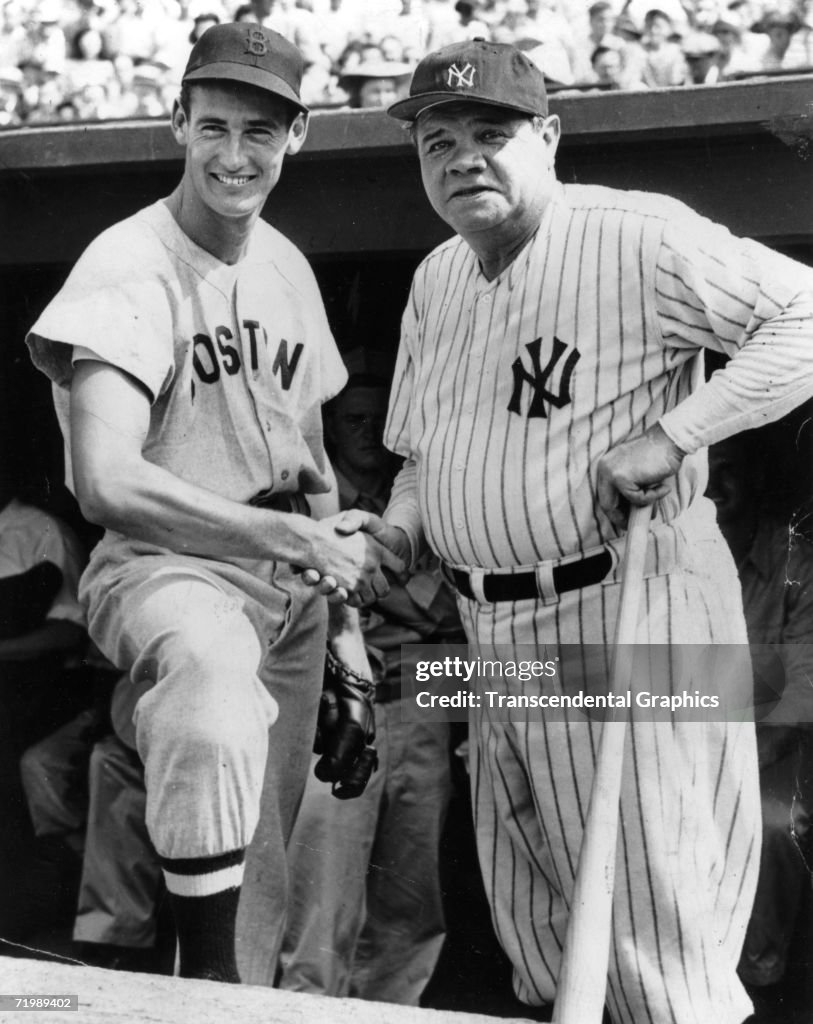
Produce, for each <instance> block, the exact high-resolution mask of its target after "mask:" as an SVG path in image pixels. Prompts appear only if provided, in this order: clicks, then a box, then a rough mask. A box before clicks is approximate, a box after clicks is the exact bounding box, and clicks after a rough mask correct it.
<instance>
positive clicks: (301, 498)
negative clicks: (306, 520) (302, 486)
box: [248, 491, 311, 516]
mask: <svg viewBox="0 0 813 1024" xmlns="http://www.w3.org/2000/svg"><path fill="white" fill-rule="evenodd" d="M248 503H249V505H254V506H255V507H256V508H267V509H271V511H272V512H297V513H298V514H299V515H301V516H309V515H310V514H311V507H310V505H309V504H308V499H307V498H306V497H305V495H304V494H299V493H297V492H295V491H294V492H291V491H284V492H282V493H280V494H271V492H270V491H260V492H259V493H258V494H255V495H254V497H253V498H250V499H249V502H248Z"/></svg>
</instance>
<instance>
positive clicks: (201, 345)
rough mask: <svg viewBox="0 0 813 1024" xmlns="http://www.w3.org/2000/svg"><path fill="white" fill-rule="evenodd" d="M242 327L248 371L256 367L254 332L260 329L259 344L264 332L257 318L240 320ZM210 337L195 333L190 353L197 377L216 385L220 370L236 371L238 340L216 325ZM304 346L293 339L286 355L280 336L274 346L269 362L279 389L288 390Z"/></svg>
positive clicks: (256, 335) (256, 343)
mask: <svg viewBox="0 0 813 1024" xmlns="http://www.w3.org/2000/svg"><path fill="white" fill-rule="evenodd" d="M243 327H244V328H245V330H246V334H247V337H248V356H249V363H250V368H251V370H252V371H255V372H256V371H257V370H258V369H259V365H260V364H259V357H258V335H259V332H260V330H262V340H263V343H264V344H265V345H266V346H267V345H268V334H267V332H266V330H265V328H264V327H260V324H259V322H258V321H257V320H244V321H243ZM213 333H214V339H213V338H211V337H210V336H209V335H208V334H196V335H195V336H194V338H193V339H192V343H193V353H192V365H193V366H194V368H195V373H196V374H197V375H198V379H199V380H200V381H202V382H203V383H204V384H216V383H217V382H218V381H219V380H220V376H221V373H223V372H225V373H226V374H227V375H228V376H233V375H234V374H236V373H239V372H240V367H241V365H242V361H241V358H240V348H241V346H240V341H239V339H238V340H237V344H232V342H234V341H235V338H234V334H233V333H232V331H231V330H230V329H229V328H228V327H223V326H218V327H215V329H214V332H213ZM303 348H304V345H303V344H302V342H297V343H296V345H294V348H293V351H292V352H291V353H290V354H289V352H288V342H287V340H286V339H285V338H281V339H280V343H279V345H278V346H277V353H276V355H275V356H274V361H273V363H272V365H271V372H272V373H274V374H275V375H279V378H280V384H281V385H282V390H283V391H289V390H290V388H291V383H292V382H293V379H294V374H295V373H296V368H297V366H298V364H299V359H300V356H301V355H302V350H303Z"/></svg>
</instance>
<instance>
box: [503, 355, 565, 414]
mask: <svg viewBox="0 0 813 1024" xmlns="http://www.w3.org/2000/svg"><path fill="white" fill-rule="evenodd" d="M525 348H526V349H527V350H528V353H529V355H530V357H531V370H530V371H529V370H526V368H525V366H524V365H523V362H522V357H521V356H517V358H516V359H515V360H514V362H513V363H512V364H511V369H512V370H513V373H514V390H513V392H512V394H511V401H510V402H509V403H508V411H509V412H515V413H517V415H519V416H521V415H522V408H521V404H520V401H521V398H522V391H523V386H524V385H525V384H528V385H529V386H530V388H531V402H530V405H529V406H528V411H527V413H526V416H528V417H532V416H539V417H543V418H545V417H547V415H548V414H547V412H546V411H545V402H550V404H551V405H553V406H555V407H556V408H557V409H561V408H562V407H563V406H565V405H568V404H569V403H570V401H571V394H570V379H571V377H572V376H573V371H574V369H575V368H576V363H577V362H578V361H579V359H580V358H581V354H580V353H579V351H578V350H577V349H575V348H571V349H570V352H569V353H568V355H567V357H566V358H565V360H564V365H563V366H562V370H561V376H560V378H559V390H558V393H557V392H556V391H552V390H551V389H549V388H548V381H549V380H550V379H551V377H552V376H553V374H554V372H555V371H556V368H557V366H558V365H559V363H560V361H561V360H562V357H563V356H564V355H565V353H566V352H567V350H568V346H567V345H566V344H565V343H564V342H563V341H560V340H559V339H558V338H554V339H553V346H552V349H551V352H550V356H549V358H548V361H547V363H546V364H545V366H544V368H543V366H542V339H541V338H535V339H534V340H533V341H531V342H529V343H528V344H527V345H526V346H525Z"/></svg>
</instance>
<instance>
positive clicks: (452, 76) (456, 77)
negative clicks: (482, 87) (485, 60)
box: [446, 64, 477, 89]
mask: <svg viewBox="0 0 813 1024" xmlns="http://www.w3.org/2000/svg"><path fill="white" fill-rule="evenodd" d="M476 73H477V68H474V67H472V66H471V64H466V66H465V67H464V68H463V69H462V71H461V69H460V68H459V67H458V66H457V64H452V66H451V67H450V68H449V71H448V75H447V78H446V84H447V85H448V86H449V88H450V89H451V88H452V87H454V88H455V89H471V87H472V86H473V85H474V76H475V74H476Z"/></svg>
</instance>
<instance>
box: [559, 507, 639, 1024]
mask: <svg viewBox="0 0 813 1024" xmlns="http://www.w3.org/2000/svg"><path fill="white" fill-rule="evenodd" d="M651 514H652V509H651V508H650V507H649V506H644V507H638V506H633V508H632V509H631V512H630V518H629V526H628V528H627V540H626V545H625V548H624V557H623V561H622V570H621V594H620V598H619V606H618V618H617V620H616V626H615V638H614V639H615V647H614V650H613V661H612V672H611V676H610V688H611V692H612V693H626V691H627V690H628V689H629V687H630V682H631V675H632V655H633V651H632V647H631V645H632V644H633V643H634V642H635V635H636V628H637V624H638V607H639V605H640V602H641V591H642V589H643V580H644V559H645V557H646V546H647V538H648V532H649V520H650V517H651ZM608 711H609V714H608V717H607V719H606V720H605V722H604V726H603V727H602V730H601V739H600V741H599V747H598V755H597V757H596V768H595V774H594V776H593V786H592V789H591V790H590V803H589V805H588V808H587V818H586V820H585V823H584V835H583V837H582V845H581V850H580V851H579V863H578V866H577V868H576V881H575V885H574V888H573V901H572V903H571V905H570V916H569V920H568V925H567V933H566V935H565V945H564V949H563V950H562V964H561V968H560V971H559V979H558V982H557V986H556V1001H555V1003H554V1007H553V1021H554V1022H555V1024H601V1021H602V1018H603V1014H604V999H605V996H606V992H607V968H608V966H609V960H610V941H611V935H612V918H613V886H614V881H615V853H616V845H617V840H618V814H619V799H620V794H621V776H622V768H623V761H624V738H625V734H626V728H627V722H626V710H625V709H624V708H613V709H608Z"/></svg>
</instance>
